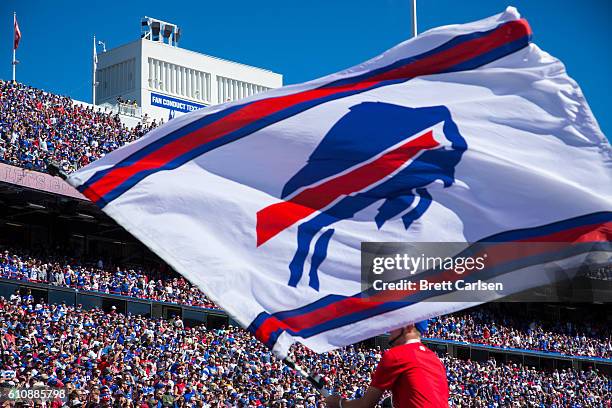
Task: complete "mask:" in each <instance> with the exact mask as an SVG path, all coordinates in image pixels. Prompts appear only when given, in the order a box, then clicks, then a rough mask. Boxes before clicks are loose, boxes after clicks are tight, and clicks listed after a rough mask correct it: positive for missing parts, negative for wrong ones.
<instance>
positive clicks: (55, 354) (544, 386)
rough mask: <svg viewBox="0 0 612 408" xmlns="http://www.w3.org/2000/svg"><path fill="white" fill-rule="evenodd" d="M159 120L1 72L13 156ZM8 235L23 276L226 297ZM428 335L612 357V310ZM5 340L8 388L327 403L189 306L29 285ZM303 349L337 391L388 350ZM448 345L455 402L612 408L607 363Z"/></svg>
mask: <svg viewBox="0 0 612 408" xmlns="http://www.w3.org/2000/svg"><path fill="white" fill-rule="evenodd" d="M156 125H157V124H156V123H155V122H154V121H146V123H140V124H138V125H136V126H134V127H131V128H130V127H127V126H125V125H124V124H123V123H122V122H121V120H120V118H119V117H118V116H117V115H115V114H112V113H107V112H105V111H104V110H101V109H99V108H93V107H90V106H84V105H82V104H79V103H75V102H74V101H72V100H71V99H70V98H68V97H64V96H59V95H54V94H52V93H49V92H45V91H42V90H39V89H35V88H32V87H29V86H26V85H23V84H18V83H12V82H5V81H0V161H2V162H4V163H6V164H9V165H12V166H17V167H20V168H24V169H28V170H33V171H39V172H44V171H46V167H47V164H48V162H49V161H55V162H59V163H61V166H62V167H63V169H64V170H65V171H68V172H70V171H73V170H75V169H77V168H79V167H81V166H83V165H86V164H87V163H89V162H91V161H93V160H96V159H97V158H99V157H101V156H103V155H104V154H106V153H107V152H110V151H112V150H114V149H116V148H118V147H120V146H122V145H124V144H126V143H129V142H130V141H133V140H135V139H137V138H139V137H141V136H142V135H144V134H145V133H146V132H147V131H148V130H149V129H151V128H152V127H154V126H156ZM7 241H8V242H9V244H11V245H9V246H5V247H4V248H2V249H1V250H0V277H1V278H3V279H5V280H7V281H9V282H15V283H16V284H24V285H27V284H29V283H31V284H39V285H43V286H48V287H66V288H72V289H74V290H77V291H80V292H87V293H92V294H98V295H100V296H103V295H105V294H108V295H116V296H122V297H127V298H135V299H141V300H147V301H152V302H165V303H172V304H176V305H186V306H190V307H197V308H208V309H216V308H217V307H216V306H215V304H214V303H213V302H211V301H210V300H209V299H207V298H206V296H205V295H204V294H203V293H202V292H201V291H199V290H198V289H197V288H196V287H194V286H192V285H191V284H190V283H189V282H188V281H186V280H185V279H183V278H182V277H181V276H179V275H177V274H176V273H174V272H173V271H172V270H170V269H169V268H168V267H167V265H165V266H164V267H163V268H159V267H158V268H155V267H151V266H146V267H145V266H143V265H140V266H139V265H134V262H131V263H130V264H124V263H121V262H115V261H114V260H112V259H102V258H96V257H95V256H79V255H75V254H74V253H70V251H65V250H59V249H51V248H46V249H45V250H41V249H40V248H36V249H34V246H32V245H31V246H28V245H26V244H25V243H24V242H20V243H13V242H11V240H10V237H9V239H4V240H3V242H4V243H6V242H7ZM601 275H602V276H600V277H602V278H605V277H607V276H609V275H607V274H604V273H602V274H601ZM426 337H428V338H435V339H442V340H452V341H457V342H463V343H468V344H481V345H488V346H493V347H497V348H499V349H500V350H504V349H523V350H533V351H538V352H543V353H550V354H551V355H553V354H554V355H565V356H585V357H592V358H599V359H607V360H611V359H612V328H611V325H610V321H609V320H606V319H605V318H603V319H601V318H592V319H591V318H584V319H582V320H578V321H577V320H572V321H570V320H567V321H560V320H555V319H544V318H542V317H541V316H531V317H530V318H526V317H525V316H524V315H521V316H517V315H514V314H512V313H504V312H503V310H502V309H500V308H494V307H489V306H484V307H479V308H473V309H470V310H467V311H463V312H460V313H455V314H452V315H447V316H440V317H438V318H436V319H434V320H433V321H432V324H431V325H430V328H429V332H428V333H427V335H426ZM0 341H1V345H2V356H1V360H0V387H16V386H19V387H21V386H24V387H26V386H34V385H49V386H52V387H63V388H65V389H67V390H68V391H69V402H68V405H69V406H78V405H87V406H88V407H89V406H91V407H95V406H111V405H112V406H115V405H117V406H125V407H128V406H139V407H182V406H204V407H258V406H262V407H263V406H266V407H268V406H270V407H305V408H311V407H319V406H322V405H321V404H322V400H321V399H320V397H319V395H318V394H317V392H316V391H315V390H314V389H313V388H312V387H310V386H309V385H308V383H305V382H304V381H303V380H302V379H301V378H299V377H298V376H297V375H296V374H295V373H294V372H292V371H291V370H290V369H289V368H288V367H286V366H284V365H283V364H282V363H281V362H279V361H278V360H276V359H275V358H274V357H273V356H272V354H271V353H270V352H269V351H268V350H267V349H266V348H265V347H264V346H263V345H261V343H259V342H258V341H257V340H255V339H254V338H253V337H252V336H251V335H250V334H248V333H247V332H246V331H243V330H241V329H238V328H236V327H232V326H226V327H222V328H212V327H207V326H205V325H199V326H193V327H189V325H187V324H185V323H184V322H183V321H182V320H180V319H179V318H171V319H165V320H164V319H161V318H153V317H145V316H137V315H132V314H129V313H119V312H117V311H114V310H110V311H109V310H107V311H103V310H101V309H98V308H93V309H89V308H86V307H82V306H79V305H76V306H72V305H66V304H61V303H60V304H49V303H48V302H47V301H46V300H45V299H38V298H36V297H35V296H34V295H32V294H31V292H29V293H28V292H25V293H24V291H23V290H20V291H18V292H17V293H15V294H13V295H11V296H10V298H9V297H7V298H3V299H1V300H0ZM294 354H295V358H296V360H298V361H299V362H301V363H302V364H303V365H305V366H306V367H308V368H310V369H312V371H314V372H318V373H320V374H323V375H324V376H326V377H327V379H328V384H329V386H330V388H332V389H333V390H334V391H338V392H340V393H342V394H343V395H345V396H347V397H355V396H358V395H360V394H361V393H363V392H364V389H365V387H366V386H367V384H368V381H369V377H370V374H371V371H372V369H373V368H374V367H375V366H376V363H377V361H378V360H379V359H380V355H381V349H380V348H379V347H376V346H373V345H365V344H364V345H360V346H355V347H349V348H346V349H343V350H338V351H335V352H331V353H327V354H324V355H318V356H317V355H314V354H312V353H310V352H309V351H308V350H306V349H304V348H301V347H297V348H295V349H294ZM442 358H443V362H444V364H445V366H446V368H447V374H448V380H449V386H450V401H449V403H450V404H451V406H457V407H468V406H476V407H480V406H486V407H489V406H491V407H493V406H553V407H565V406H571V407H598V406H607V407H609V406H610V401H612V377H610V373H609V372H608V373H604V372H601V371H599V370H598V369H597V368H594V367H588V366H583V367H582V369H578V368H576V367H571V366H570V367H566V368H558V367H555V368H544V367H539V368H534V367H530V366H529V365H525V364H521V363H520V362H513V361H510V360H508V359H505V360H504V361H497V360H495V359H488V360H485V361H475V360H471V359H459V358H455V357H451V356H449V355H446V356H443V357H442Z"/></svg>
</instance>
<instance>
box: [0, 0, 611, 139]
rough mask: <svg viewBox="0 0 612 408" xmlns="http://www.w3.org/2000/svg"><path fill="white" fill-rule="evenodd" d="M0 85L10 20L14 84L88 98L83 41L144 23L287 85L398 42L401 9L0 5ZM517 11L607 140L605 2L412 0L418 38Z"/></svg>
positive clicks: (328, 4)
mask: <svg viewBox="0 0 612 408" xmlns="http://www.w3.org/2000/svg"><path fill="white" fill-rule="evenodd" d="M0 3H1V4H0V21H2V24H0V39H2V40H1V41H0V78H3V79H10V77H11V65H10V61H11V47H12V45H11V44H12V14H13V11H16V12H17V17H18V19H19V24H20V27H21V32H22V35H23V38H22V42H21V45H20V47H19V50H18V55H17V59H19V60H20V61H21V63H20V64H19V66H18V67H17V79H18V80H19V81H21V82H25V83H27V84H30V85H33V86H36V87H40V88H44V89H46V90H50V91H53V92H57V93H61V94H67V95H70V96H72V97H73V98H75V99H80V100H86V101H89V100H90V98H91V86H90V82H91V80H90V75H91V48H92V43H91V41H92V40H91V38H92V35H93V34H96V36H97V37H98V38H99V39H101V40H104V41H106V44H107V48H113V47H115V46H118V45H120V44H123V43H126V42H128V41H131V40H134V39H136V38H138V36H139V33H140V26H139V24H140V23H139V22H140V18H141V17H142V16H144V15H148V16H151V17H156V18H159V19H162V20H166V21H170V22H173V23H176V24H178V25H179V26H181V27H182V30H183V38H182V40H181V47H183V48H187V49H191V50H195V51H199V52H203V53H206V54H210V55H214V56H218V57H223V58H227V59H231V60H236V61H239V62H243V63H246V64H251V65H256V66H261V67H264V68H268V69H271V70H273V71H276V72H280V73H282V74H284V76H285V83H287V84H290V83H296V82H302V81H305V80H309V79H313V78H316V77H319V76H321V75H324V74H328V73H331V72H335V71H337V70H339V69H342V68H346V67H349V66H351V65H354V64H356V63H359V62H361V61H363V60H365V59H368V58H370V57H373V56H375V55H377V54H379V53H380V52H382V51H384V50H385V49H387V48H389V47H391V46H393V45H395V44H397V43H399V42H401V41H403V40H405V39H406V38H407V37H408V36H409V33H410V8H409V0H325V1H324V0H309V1H301V2H297V1H287V0H284V1H280V0H263V1H238V0H225V1H215V0H206V1H168V0H164V1H160V0H148V1H137V0H123V1H116V0H107V1H97V2H91V1H84V0H55V1H49V0H1V1H0ZM507 5H513V6H516V7H518V9H519V11H520V12H521V13H522V15H523V16H525V17H526V18H527V19H528V20H529V22H530V24H531V26H532V28H533V31H534V41H535V42H536V43H537V44H538V45H539V46H540V47H541V48H543V49H544V50H546V51H548V52H550V53H551V54H553V55H554V56H556V57H558V58H560V59H561V60H562V61H563V62H565V64H566V66H567V70H568V72H569V73H570V75H571V76H572V77H574V78H575V79H576V80H577V81H578V83H579V84H580V85H581V87H582V89H583V91H584V93H585V95H586V97H587V100H588V101H589V103H590V105H591V108H592V109H593V111H594V113H595V116H596V117H597V119H598V121H599V123H600V125H601V127H602V129H603V131H604V133H605V134H606V135H607V136H608V137H609V138H610V137H612V117H610V115H609V114H608V107H609V103H608V98H609V97H610V95H611V94H612V85H611V84H612V75H611V66H612V64H611V63H612V51H611V49H612V46H611V45H610V42H609V41H610V40H611V39H612V24H611V21H612V1H610V0H583V1H576V0H554V1H553V0H480V1H476V0H464V1H456V0H420V1H419V4H418V14H419V31H424V30H426V29H429V28H432V27H436V26H439V25H445V24H451V23H463V22H467V21H471V20H476V19H480V18H483V17H486V16H489V15H492V14H495V13H498V12H501V11H502V10H503V9H504V8H505V7H506V6H507Z"/></svg>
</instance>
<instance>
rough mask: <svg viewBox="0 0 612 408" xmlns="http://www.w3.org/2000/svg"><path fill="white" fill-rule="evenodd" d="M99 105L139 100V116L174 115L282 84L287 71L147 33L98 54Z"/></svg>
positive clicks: (137, 110) (97, 103)
mask: <svg viewBox="0 0 612 408" xmlns="http://www.w3.org/2000/svg"><path fill="white" fill-rule="evenodd" d="M96 82H97V86H96V101H95V104H96V105H104V104H110V105H116V104H117V98H121V99H123V100H130V101H136V104H137V106H138V108H137V109H136V110H135V112H138V113H137V114H138V115H140V114H141V115H144V114H147V115H148V116H149V117H151V118H154V119H157V120H159V119H164V120H167V119H168V118H172V117H174V116H176V115H181V114H184V113H187V112H189V111H192V110H196V109H199V108H202V107H205V106H210V105H215V104H218V103H223V102H227V101H233V100H236V99H241V98H244V97H247V96H250V95H253V94H256V93H259V92H263V91H265V90H268V89H271V88H277V87H280V86H282V84H283V77H282V75H281V74H278V73H275V72H272V71H269V70H265V69H261V68H257V67H252V66H249V65H244V64H240V63H237V62H233V61H228V60H224V59H221V58H216V57H212V56H209V55H205V54H200V53H197V52H193V51H189V50H186V49H182V48H179V47H176V46H173V45H169V44H166V43H164V42H161V41H153V40H150V39H147V38H141V39H140V40H137V41H134V42H131V43H128V44H125V45H123V46H120V47H117V48H114V49H111V50H108V51H106V52H103V53H99V54H98V63H97V68H96Z"/></svg>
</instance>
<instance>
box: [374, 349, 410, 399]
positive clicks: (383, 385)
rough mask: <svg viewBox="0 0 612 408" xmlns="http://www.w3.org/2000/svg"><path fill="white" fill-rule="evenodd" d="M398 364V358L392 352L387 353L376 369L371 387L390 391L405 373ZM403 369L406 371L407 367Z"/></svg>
mask: <svg viewBox="0 0 612 408" xmlns="http://www.w3.org/2000/svg"><path fill="white" fill-rule="evenodd" d="M398 363H399V362H398V360H397V358H396V357H395V356H394V355H393V353H392V352H390V350H389V351H387V352H385V353H384V354H383V356H382V359H381V360H380V362H379V363H378V367H376V371H374V374H372V383H371V384H370V385H371V386H372V387H376V388H378V389H380V390H390V389H391V388H392V387H393V384H394V383H395V380H397V377H399V376H400V375H401V374H402V371H403V370H402V366H401V365H400V364H398ZM403 368H404V369H405V366H404V367H403Z"/></svg>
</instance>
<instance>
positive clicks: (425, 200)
mask: <svg viewBox="0 0 612 408" xmlns="http://www.w3.org/2000/svg"><path fill="white" fill-rule="evenodd" d="M466 149H467V144H466V142H465V139H464V138H463V137H462V136H461V134H460V133H459V130H458V129H457V126H456V125H455V123H454V122H453V120H452V117H451V114H450V112H449V110H448V109H447V108H446V107H444V106H432V107H424V108H408V107H404V106H398V105H392V104H388V103H379V102H364V103H361V104H359V105H356V106H353V107H352V108H351V109H350V111H349V112H348V113H347V114H346V115H344V116H343V117H342V118H341V119H340V120H339V121H338V122H337V123H336V124H335V125H334V126H333V127H332V128H331V129H330V131H329V132H328V133H327V134H326V135H325V137H324V138H323V140H322V141H321V143H320V144H319V145H318V146H317V147H316V149H315V150H314V151H313V152H312V154H311V155H310V157H309V160H308V163H307V164H306V165H305V166H304V167H302V168H301V169H300V170H299V171H298V172H297V173H296V174H295V175H294V176H293V177H291V179H290V180H289V181H288V182H287V184H285V186H284V188H283V192H282V199H283V201H282V202H280V203H276V204H272V205H270V206H268V207H266V208H264V209H262V210H260V211H259V212H258V213H257V245H258V246H260V245H263V244H264V243H265V242H266V241H268V240H269V239H271V238H273V237H274V236H276V235H277V234H278V233H280V232H281V231H283V230H285V229H287V228H289V227H290V226H292V225H294V224H298V232H297V249H296V251H295V254H294V255H293V259H292V260H291V262H290V264H289V272H290V275H289V282H288V284H289V286H292V287H296V286H297V285H298V283H299V282H300V280H301V279H302V276H303V274H304V268H305V265H306V259H307V258H308V255H309V254H310V251H311V248H313V249H312V256H311V262H310V271H309V275H308V276H309V286H310V287H312V288H313V289H315V290H319V276H318V269H319V267H320V265H321V264H322V262H323V261H324V260H325V258H326V256H327V248H328V246H329V242H330V240H331V238H332V236H333V234H334V229H333V228H332V226H333V225H334V224H335V223H337V222H339V221H342V220H348V219H352V218H353V217H355V215H356V214H357V213H358V212H360V211H362V210H364V209H366V208H367V207H370V206H372V205H374V204H377V205H378V204H379V205H378V207H377V213H376V215H375V217H374V219H373V220H372V221H373V222H374V223H376V226H377V227H378V228H379V229H380V228H382V227H383V226H384V224H385V222H387V221H389V220H391V219H399V218H401V220H402V222H403V225H404V227H405V228H406V230H407V229H408V228H410V226H411V225H412V223H413V222H415V221H416V220H418V219H419V218H420V217H421V216H422V215H423V214H424V213H425V211H427V209H428V208H429V206H430V205H431V200H432V197H431V194H430V193H429V191H428V187H429V186H430V185H431V184H432V183H434V182H439V183H442V184H443V186H444V187H450V186H451V185H452V184H453V183H454V182H455V167H456V166H457V164H458V163H459V161H460V160H461V156H462V155H463V152H465V150H466ZM313 241H314V247H313V245H312V244H313Z"/></svg>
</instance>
